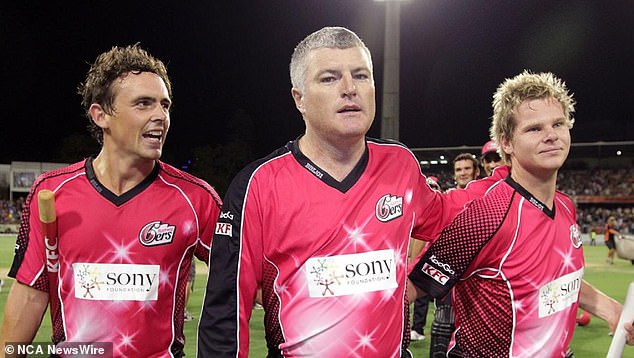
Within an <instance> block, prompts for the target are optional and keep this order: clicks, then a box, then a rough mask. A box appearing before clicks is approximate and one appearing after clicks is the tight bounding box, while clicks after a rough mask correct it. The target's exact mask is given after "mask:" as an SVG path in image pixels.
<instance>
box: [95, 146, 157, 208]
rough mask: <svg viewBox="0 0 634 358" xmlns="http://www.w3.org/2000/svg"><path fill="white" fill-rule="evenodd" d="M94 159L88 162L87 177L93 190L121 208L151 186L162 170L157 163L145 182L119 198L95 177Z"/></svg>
mask: <svg viewBox="0 0 634 358" xmlns="http://www.w3.org/2000/svg"><path fill="white" fill-rule="evenodd" d="M94 159H95V158H93V157H90V158H88V159H87V160H86V177H87V178H88V181H89V182H90V184H91V185H92V186H93V188H95V190H97V192H98V193H99V194H101V196H103V197H104V198H106V199H107V200H109V201H110V202H112V203H113V204H114V205H116V206H121V205H123V204H125V203H127V202H128V201H130V200H131V199H132V198H134V197H135V196H137V195H138V194H139V193H141V192H142V191H143V190H145V188H147V187H148V186H150V184H152V182H153V181H154V180H155V179H156V178H157V177H158V174H159V169H160V164H159V162H158V161H156V162H155V164H154V169H153V170H152V172H151V173H150V175H148V176H147V177H145V179H143V181H141V182H140V183H139V184H137V186H135V187H134V188H132V189H130V190H128V191H126V192H125V193H123V194H121V195H120V196H119V195H116V194H115V193H113V192H111V191H110V190H108V188H106V187H105V186H103V184H101V183H100V182H99V180H98V179H97V176H96V175H95V170H94V168H93V166H92V161H93V160H94Z"/></svg>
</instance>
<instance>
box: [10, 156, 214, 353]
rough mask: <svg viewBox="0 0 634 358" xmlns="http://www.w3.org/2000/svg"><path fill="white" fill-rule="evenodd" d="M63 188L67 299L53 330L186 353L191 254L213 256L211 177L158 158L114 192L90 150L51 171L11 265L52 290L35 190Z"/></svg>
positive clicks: (62, 291)
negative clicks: (139, 178)
mask: <svg viewBox="0 0 634 358" xmlns="http://www.w3.org/2000/svg"><path fill="white" fill-rule="evenodd" d="M42 189H50V190H53V191H54V192H55V205H56V211H57V223H58V235H59V272H58V277H59V282H60V284H59V287H57V292H58V296H59V300H60V303H61V308H60V311H59V312H52V315H53V317H55V319H54V320H55V324H54V332H53V339H54V341H55V342H62V343H60V345H61V346H63V345H64V342H112V343H113V348H114V355H115V356H122V357H169V356H172V355H174V356H179V355H180V354H181V353H182V349H183V345H184V343H185V342H184V335H183V313H184V312H183V310H184V295H185V285H186V282H187V276H188V273H189V266H190V263H191V260H192V258H193V255H194V254H195V255H196V256H197V257H198V258H199V259H201V260H204V261H205V262H206V261H207V259H208V252H209V247H210V243H211V238H212V235H213V228H214V226H215V222H216V218H217V216H218V213H219V210H220V200H219V198H218V196H217V194H216V193H215V191H214V190H213V189H212V188H211V187H210V186H209V184H207V183H205V182H204V181H202V180H200V179H197V178H195V177H193V176H191V175H189V174H187V173H184V172H182V171H180V170H177V169H175V168H173V167H171V166H169V165H167V164H165V163H162V162H157V165H156V167H155V170H154V171H153V172H152V174H151V175H150V176H148V178H146V179H145V180H144V181H143V182H141V183H140V184H139V185H138V186H137V187H135V188H133V189H132V190H130V191H128V192H126V193H125V194H123V195H121V196H116V195H114V194H113V193H112V192H110V191H109V190H108V189H106V188H105V187H104V186H102V185H101V184H100V183H99V182H98V180H97V178H96V176H95V174H94V172H93V170H92V160H91V159H88V160H86V161H84V162H80V163H76V164H73V165H71V166H69V167H67V168H63V169H60V170H56V171H52V172H48V173H45V174H43V175H42V176H41V177H40V178H38V180H37V181H36V182H35V184H34V185H33V187H32V189H31V193H30V194H29V197H28V198H27V205H26V207H25V211H24V213H23V220H22V223H21V227H20V233H19V235H18V240H17V248H16V256H15V258H14V262H13V266H12V268H11V272H10V275H11V276H12V277H15V278H16V279H17V280H18V281H20V282H21V283H24V284H27V285H30V286H33V287H36V288H38V289H41V290H43V291H48V286H49V285H48V278H47V275H46V272H47V271H46V268H45V261H46V256H45V253H44V252H45V247H44V242H43V238H42V233H41V229H40V226H39V219H38V207H37V200H35V196H36V193H37V192H39V191H40V190H42Z"/></svg>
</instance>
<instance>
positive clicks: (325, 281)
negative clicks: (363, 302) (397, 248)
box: [304, 250, 398, 297]
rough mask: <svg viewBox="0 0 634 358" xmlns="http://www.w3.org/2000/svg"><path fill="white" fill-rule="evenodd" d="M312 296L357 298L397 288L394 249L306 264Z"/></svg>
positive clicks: (319, 260) (327, 258)
mask: <svg viewBox="0 0 634 358" xmlns="http://www.w3.org/2000/svg"><path fill="white" fill-rule="evenodd" d="M304 272H305V273H306V279H307V285H308V291H309V295H310V297H334V296H346V295H356V294H360V293H364V292H373V291H382V290H387V289H393V288H396V287H397V286H398V285H397V284H396V265H395V262H394V250H379V251H370V252H364V253H361V254H349V255H336V256H327V257H313V258H310V259H308V260H307V261H306V263H305V264H304Z"/></svg>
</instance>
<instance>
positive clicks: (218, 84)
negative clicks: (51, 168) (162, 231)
mask: <svg viewBox="0 0 634 358" xmlns="http://www.w3.org/2000/svg"><path fill="white" fill-rule="evenodd" d="M189 3H194V4H191V5H190V4H189ZM67 4H69V3H67V2H37V1H3V2H2V4H1V5H0V29H1V30H0V49H1V51H2V52H1V53H2V55H1V56H0V71H1V72H0V73H1V77H0V78H1V79H2V86H1V89H0V91H1V95H0V110H1V112H0V115H1V116H2V122H1V123H2V127H1V129H0V143H1V146H0V163H10V162H11V161H55V160H57V159H58V158H60V151H61V150H63V148H64V146H63V142H64V140H65V138H67V137H70V136H80V137H81V136H87V134H86V130H85V125H86V121H87V120H86V119H85V118H84V117H83V113H82V109H81V106H80V97H79V95H77V94H76V88H77V85H78V84H79V83H80V82H81V81H83V79H84V77H85V74H86V71H87V70H88V68H89V63H91V62H92V61H94V59H95V57H96V56H97V55H98V54H99V53H101V52H103V51H105V50H108V49H110V48H111V47H112V46H114V45H122V46H125V45H129V44H134V43H136V42H140V43H141V46H142V47H144V48H146V49H147V50H148V51H149V52H150V53H152V54H153V55H155V56H156V57H158V58H160V59H161V60H163V61H164V62H165V63H166V64H167V67H168V72H169V74H170V78H171V80H172V83H173V91H174V107H173V112H172V127H171V129H170V133H169V135H168V139H167V144H166V147H165V153H168V152H169V153H170V156H169V158H171V160H174V161H182V160H184V158H187V157H188V156H189V155H191V152H192V150H193V149H194V148H195V147H199V146H204V145H209V144H216V143H227V142H229V141H232V140H234V139H235V137H237V136H238V137H241V138H243V139H245V140H246V141H247V142H248V143H249V145H250V146H251V147H252V149H253V153H254V155H255V156H257V157H260V156H263V155H266V154H268V153H269V152H270V151H272V150H274V149H275V148H277V147H279V146H281V145H282V144H283V143H285V142H286V141H287V140H290V139H294V138H295V137H297V136H298V135H299V134H301V133H302V132H303V122H302V120H301V117H300V115H299V113H298V112H297V111H296V109H295V107H294V104H293V101H292V99H291V96H290V87H291V86H290V80H289V75H288V63H289V60H290V56H291V53H292V50H293V48H294V47H295V45H296V44H297V43H298V42H299V41H300V40H301V39H303V38H304V37H305V36H306V35H308V34H309V33H311V32H313V31H315V30H317V29H319V28H321V27H323V26H345V27H348V28H350V29H352V30H353V31H355V32H356V33H357V34H359V36H360V37H361V38H362V39H363V40H364V41H365V42H366V44H367V46H368V47H369V48H370V50H371V52H372V54H373V60H374V66H375V73H374V74H375V79H376V93H377V119H376V120H375V123H374V125H373V127H372V129H371V131H370V135H371V136H375V137H377V136H379V134H380V117H381V94H382V76H383V73H382V65H383V39H384V36H383V34H384V23H385V12H384V9H385V4H384V3H381V2H375V1H371V0H365V1H360V0H315V1H309V0H293V1H291V0H286V1H285V0H280V1H204V2H203V1H199V2H178V1H165V2H164V1H152V2H147V3H146V2H133V1H128V2H125V3H123V2H122V3H119V2H116V1H114V2H113V1H84V2H82V3H81V4H74V5H67ZM633 50H634V3H632V1H630V0H628V1H618V0H613V1H559V0H549V1H534V0H531V1H510V0H501V1H496V0H470V1H466V0H409V1H407V2H405V3H403V4H402V5H401V54H400V58H401V62H400V63H401V65H400V66H401V79H400V83H401V86H400V93H401V98H400V120H401V127H400V132H401V137H400V140H401V141H402V142H404V143H405V144H407V145H408V146H410V147H443V146H459V145H481V144H482V143H484V142H485V141H486V140H487V133H488V127H489V118H490V116H491V105H490V103H491V96H492V94H493V92H494V91H495V88H496V87H497V85H498V84H499V83H500V82H501V81H503V80H504V79H505V78H508V77H512V76H514V75H516V74H518V73H519V72H521V71H522V70H523V69H531V70H533V71H535V72H539V71H551V72H554V73H555V74H556V75H558V76H559V77H561V78H562V79H564V80H565V81H566V83H567V84H568V86H569V88H570V89H571V90H572V92H574V93H575V97H576V99H577V102H578V105H577V113H576V115H575V117H576V121H577V122H576V124H575V128H574V129H573V132H572V133H573V141H575V142H594V141H625V140H634V124H633V122H634V119H633V118H632V115H631V108H632V99H634V86H633V85H632V83H633V82H634V81H633V80H634V70H633V69H634V55H633V53H634V51H633ZM88 154H91V153H86V154H85V155H88ZM78 159H81V158H78Z"/></svg>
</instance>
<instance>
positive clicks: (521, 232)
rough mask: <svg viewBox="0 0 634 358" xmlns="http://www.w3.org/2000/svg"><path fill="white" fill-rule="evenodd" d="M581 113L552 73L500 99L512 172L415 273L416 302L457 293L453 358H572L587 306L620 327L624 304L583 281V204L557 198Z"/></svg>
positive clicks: (445, 234)
mask: <svg viewBox="0 0 634 358" xmlns="http://www.w3.org/2000/svg"><path fill="white" fill-rule="evenodd" d="M573 112H574V100H573V98H572V96H571V95H570V94H569V93H568V89H567V88H566V86H565V84H564V83H563V82H562V81H561V80H559V79H558V78H556V77H555V76H554V75H553V74H551V73H540V74H533V73H531V72H529V71H524V72H523V73H521V74H519V75H517V76H515V77H513V78H511V79H507V80H505V81H504V82H503V83H502V84H501V85H500V86H499V87H498V89H497V91H496V93H495V94H494V96H493V117H492V124H491V131H490V132H491V137H492V139H493V140H495V142H496V143H498V144H499V145H500V148H501V154H502V157H503V159H504V161H505V162H506V163H510V165H511V168H512V169H511V173H510V174H509V175H508V176H507V178H506V179H505V180H503V181H500V182H498V183H497V184H495V185H494V186H493V187H492V188H491V189H490V190H489V191H488V192H487V195H485V196H484V197H482V198H480V199H476V200H474V201H472V202H471V203H470V204H469V205H468V206H467V208H466V209H465V210H464V211H462V212H461V213H460V214H458V216H457V217H456V218H455V220H454V221H453V222H452V223H451V224H450V225H449V226H447V227H446V228H445V229H444V230H443V231H442V234H441V235H440V237H439V238H438V240H436V241H435V242H434V243H432V244H431V246H430V247H429V249H428V250H427V251H426V252H425V254H424V255H423V257H422V259H421V260H420V261H419V262H418V263H417V264H416V266H415V267H414V269H413V270H412V272H411V274H410V275H409V278H410V280H411V281H412V282H413V284H414V285H412V286H408V289H409V290H410V292H409V294H410V297H417V296H422V295H425V294H430V295H432V296H433V297H443V296H445V295H447V294H448V293H449V292H450V291H452V295H453V307H454V310H455V315H456V330H455V331H454V336H453V338H452V341H451V343H450V348H449V352H448V356H450V357H451V356H452V352H453V349H454V348H456V347H457V348H459V350H460V351H461V352H462V354H463V355H464V356H468V357H498V356H505V357H538V356H539V357H563V356H565V355H566V353H567V352H568V346H569V343H570V339H571V338H572V334H573V332H574V327H575V325H576V315H577V308H578V307H581V308H583V309H584V310H586V311H588V312H590V313H592V314H595V315H597V316H598V317H601V318H602V319H605V320H606V321H608V324H609V325H610V327H611V330H612V331H613V330H614V328H615V327H616V324H617V323H618V320H619V317H620V314H621V310H622V305H621V304H620V303H618V302H617V301H615V300H613V299H611V298H609V297H608V296H606V295H605V294H603V293H601V292H600V291H598V290H597V289H595V288H594V287H592V286H591V285H589V284H588V283H587V282H585V281H583V265H584V258H583V248H582V241H581V232H580V230H579V226H578V225H577V223H576V209H575V205H574V203H573V201H572V200H571V199H570V198H569V197H567V196H566V195H564V194H563V193H561V192H558V191H556V182H557V172H558V170H559V169H560V168H561V167H562V165H563V164H564V162H565V160H566V158H567V156H568V153H569V150H570V144H571V140H570V128H571V127H572V125H573V119H572V118H571V115H572V113H573ZM496 172H497V170H496ZM535 238H540V240H535ZM536 267H539V268H540V269H539V270H536V269H535V268H536ZM432 272H433V275H432V274H431V273H432ZM561 286H564V287H566V290H560V289H559V287H561ZM412 291H416V292H412ZM483 327H486V329H483Z"/></svg>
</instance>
